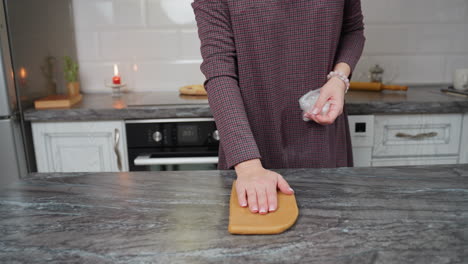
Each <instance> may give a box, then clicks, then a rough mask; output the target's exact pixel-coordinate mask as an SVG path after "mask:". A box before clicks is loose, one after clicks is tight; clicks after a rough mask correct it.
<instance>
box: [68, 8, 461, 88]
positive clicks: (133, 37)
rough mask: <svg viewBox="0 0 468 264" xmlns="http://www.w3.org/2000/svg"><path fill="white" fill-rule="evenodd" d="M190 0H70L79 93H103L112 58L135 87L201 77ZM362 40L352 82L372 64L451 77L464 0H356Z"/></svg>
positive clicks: (457, 60)
mask: <svg viewBox="0 0 468 264" xmlns="http://www.w3.org/2000/svg"><path fill="white" fill-rule="evenodd" d="M191 2H193V0H73V7H74V15H75V24H76V39H77V48H78V57H79V62H80V69H81V72H80V75H81V79H82V82H83V84H82V85H83V91H84V92H109V89H108V88H106V87H105V86H104V78H111V77H112V73H113V67H112V66H113V64H114V63H119V64H120V70H121V72H122V77H123V79H124V80H125V82H127V84H128V86H129V88H130V89H131V90H134V91H151V90H172V89H177V88H178V87H180V86H182V85H186V84H191V83H202V82H203V81H204V76H203V75H202V74H201V72H200V68H199V65H200V63H201V55H200V40H199V38H198V33H197V28H196V22H195V16H194V14H193V10H192V7H191V5H190V4H191ZM361 3H362V8H363V12H364V18H365V35H366V38H367V42H366V46H365V50H364V55H363V57H362V59H361V61H360V62H359V64H358V65H357V67H356V69H355V70H354V74H353V80H355V81H356V80H362V81H365V80H368V77H367V75H368V70H369V68H370V67H371V66H372V65H374V64H376V63H379V64H381V65H382V66H383V67H384V68H385V69H386V81H387V82H388V81H393V82H395V83H428V82H437V83H440V82H451V80H452V74H453V71H454V70H455V69H456V68H462V67H468V1H467V0H444V1H441V0H411V1H407V0H392V1H388V0H361Z"/></svg>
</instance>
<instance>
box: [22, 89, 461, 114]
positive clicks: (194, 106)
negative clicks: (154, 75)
mask: <svg viewBox="0 0 468 264" xmlns="http://www.w3.org/2000/svg"><path fill="white" fill-rule="evenodd" d="M441 88H445V87H444V86H441V85H434V86H418V87H412V86H410V88H409V90H408V91H407V92H398V91H397V92H394V91H384V92H361V91H350V92H349V93H348V94H347V95H346V107H347V111H348V114H351V115H368V114H411V113H464V112H468V97H462V96H455V95H448V94H445V93H442V92H441V91H440V89H441ZM298 107H299V105H298ZM178 117H180V118H187V117H188V118H190V117H212V113H211V111H210V108H209V106H208V100H207V98H206V97H196V96H195V97H194V96H182V97H181V96H179V94H178V92H177V91H174V92H157V93H156V92H155V93H129V94H123V95H122V96H121V97H120V98H113V97H112V96H111V94H85V95H84V97H83V101H82V102H81V103H79V104H77V105H75V106H74V107H72V108H71V109H51V110H35V109H29V110H27V111H26V112H25V118H26V120H29V121H92V120H127V119H155V118H178Z"/></svg>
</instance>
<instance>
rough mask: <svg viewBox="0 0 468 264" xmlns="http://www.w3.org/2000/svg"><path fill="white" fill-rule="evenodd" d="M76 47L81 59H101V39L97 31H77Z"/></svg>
mask: <svg viewBox="0 0 468 264" xmlns="http://www.w3.org/2000/svg"><path fill="white" fill-rule="evenodd" d="M76 49H77V52H78V58H79V60H80V61H87V60H98V59H99V39H98V33H97V32H88V31H78V32H76Z"/></svg>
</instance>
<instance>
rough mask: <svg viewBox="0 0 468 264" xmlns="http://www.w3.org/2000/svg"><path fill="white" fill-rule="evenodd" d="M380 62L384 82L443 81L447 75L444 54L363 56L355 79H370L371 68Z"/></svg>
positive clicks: (355, 72) (356, 70) (357, 67)
mask: <svg viewBox="0 0 468 264" xmlns="http://www.w3.org/2000/svg"><path fill="white" fill-rule="evenodd" d="M375 64H379V65H380V66H381V67H382V68H383V69H384V70H385V72H384V83H400V84H404V83H411V84H414V83H441V82H442V81H443V80H444V77H445V59H444V57H443V56H437V55H434V56H428V55H411V56H406V55H404V56H396V55H392V56H363V57H362V58H361V60H360V61H359V63H358V65H357V66H356V69H355V71H354V76H353V80H356V81H357V80H361V81H369V79H368V76H369V74H368V73H369V69H370V67H371V66H373V65H375Z"/></svg>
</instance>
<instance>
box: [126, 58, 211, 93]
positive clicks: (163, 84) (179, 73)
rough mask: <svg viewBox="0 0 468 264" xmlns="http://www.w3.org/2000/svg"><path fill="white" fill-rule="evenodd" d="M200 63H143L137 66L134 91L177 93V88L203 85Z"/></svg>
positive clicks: (203, 78)
mask: <svg viewBox="0 0 468 264" xmlns="http://www.w3.org/2000/svg"><path fill="white" fill-rule="evenodd" d="M204 80H205V77H204V76H203V74H202V73H201V72H200V63H195V62H189V63H183V62H157V61H156V62H145V63H140V64H139V65H138V72H136V75H135V91H162V90H164V91H171V90H172V91H177V90H178V89H179V87H181V86H184V85H189V84H200V83H203V81H204Z"/></svg>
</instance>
